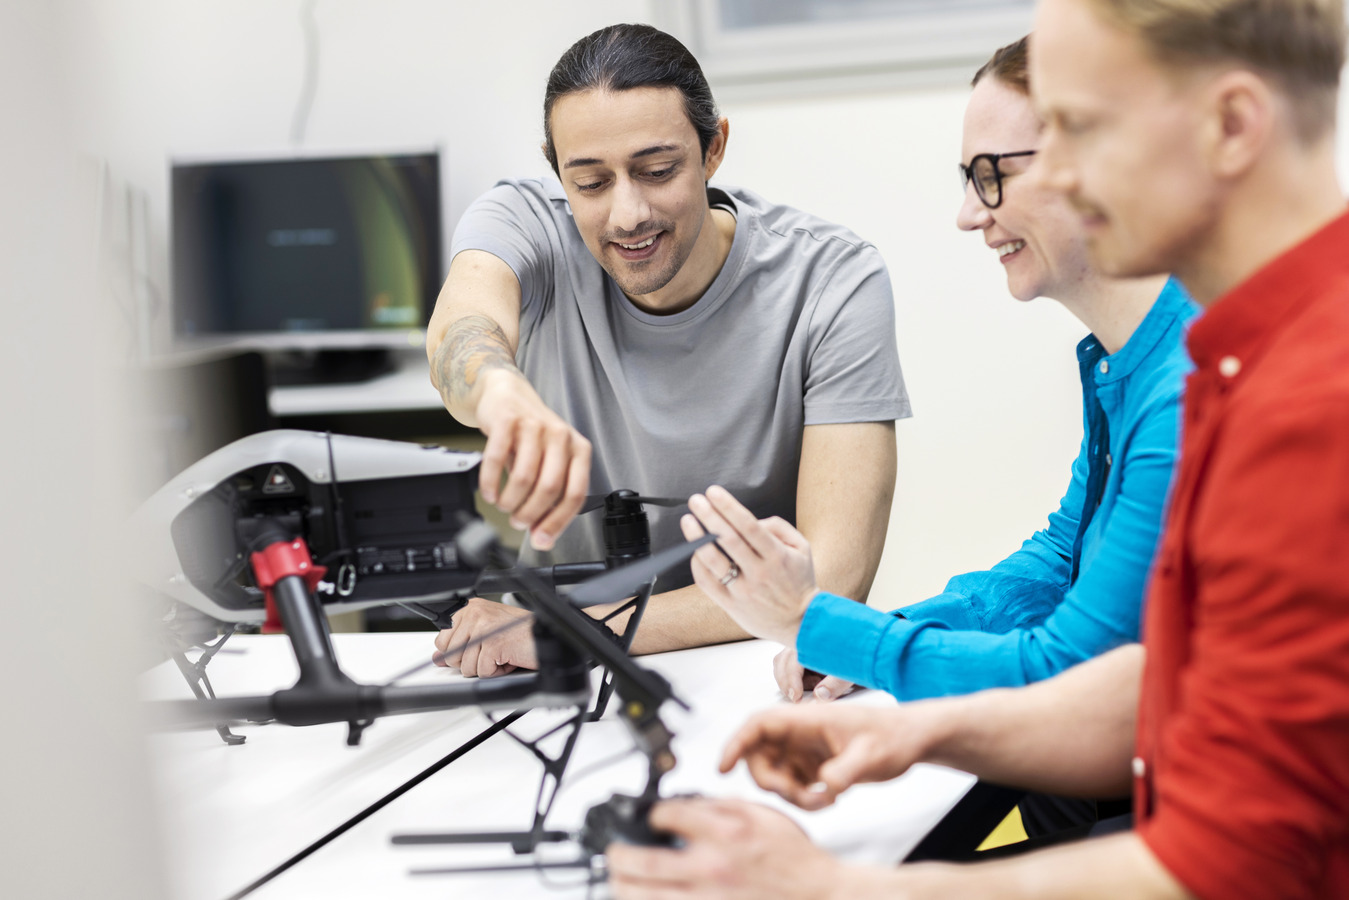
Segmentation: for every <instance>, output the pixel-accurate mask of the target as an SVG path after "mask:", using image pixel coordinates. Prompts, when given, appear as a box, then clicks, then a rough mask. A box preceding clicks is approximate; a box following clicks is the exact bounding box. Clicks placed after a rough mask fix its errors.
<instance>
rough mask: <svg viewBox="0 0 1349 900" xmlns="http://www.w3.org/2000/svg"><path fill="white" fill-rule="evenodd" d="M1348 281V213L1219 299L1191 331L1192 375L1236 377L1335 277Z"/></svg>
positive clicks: (1257, 357)
mask: <svg viewBox="0 0 1349 900" xmlns="http://www.w3.org/2000/svg"><path fill="white" fill-rule="evenodd" d="M1342 275H1349V212H1346V213H1344V214H1342V215H1340V216H1339V217H1338V218H1336V219H1335V220H1334V221H1332V222H1331V223H1330V224H1328V225H1326V226H1325V227H1323V228H1322V229H1321V230H1320V231H1317V232H1316V233H1315V234H1313V235H1312V236H1311V237H1309V238H1307V239H1306V240H1304V241H1303V242H1302V243H1300V244H1298V245H1296V246H1294V247H1293V248H1291V249H1289V250H1288V251H1286V252H1284V253H1283V254H1282V255H1280V256H1278V257H1276V258H1275V259H1274V260H1273V261H1272V262H1270V263H1268V264H1267V265H1265V266H1264V267H1263V268H1261V269H1260V270H1259V271H1257V272H1256V273H1255V274H1254V275H1252V276H1251V277H1249V278H1247V279H1246V280H1245V281H1243V282H1242V283H1241V284H1239V285H1237V286H1236V287H1234V288H1233V289H1232V290H1230V291H1228V292H1227V293H1226V294H1224V295H1223V296H1221V297H1219V298H1218V299H1217V300H1216V301H1215V302H1214V303H1213V305H1212V306H1210V307H1209V308H1208V310H1206V311H1205V312H1204V314H1203V315H1202V316H1200V317H1199V319H1198V320H1197V321H1196V322H1195V323H1194V325H1193V326H1192V327H1191V328H1190V338H1189V346H1190V357H1191V358H1192V359H1193V360H1194V364H1195V367H1196V368H1197V369H1201V370H1203V369H1212V368H1217V369H1218V370H1219V371H1220V372H1222V374H1224V375H1228V376H1231V375H1235V374H1236V373H1237V372H1238V371H1240V370H1241V369H1242V368H1247V367H1249V366H1250V365H1251V364H1252V363H1254V362H1255V361H1256V360H1258V359H1259V357H1260V355H1261V354H1262V353H1263V352H1264V349H1265V348H1266V347H1267V346H1269V344H1270V342H1271V341H1272V340H1273V339H1274V337H1275V335H1277V334H1278V333H1279V332H1280V331H1281V330H1282V329H1283V328H1284V327H1286V326H1287V325H1288V323H1289V322H1291V321H1292V320H1293V319H1294V318H1295V317H1296V316H1297V314H1298V313H1299V312H1301V311H1302V309H1303V308H1304V307H1306V306H1307V304H1309V303H1310V302H1311V301H1312V300H1314V299H1315V298H1316V296H1317V295H1318V294H1319V293H1320V291H1321V287H1322V286H1323V285H1324V284H1325V283H1326V282H1328V281H1330V280H1332V279H1333V278H1335V277H1336V276H1342Z"/></svg>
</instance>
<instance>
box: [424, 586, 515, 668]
mask: <svg viewBox="0 0 1349 900" xmlns="http://www.w3.org/2000/svg"><path fill="white" fill-rule="evenodd" d="M533 618H534V617H533V615H532V614H531V613H529V612H527V611H525V610H523V609H516V608H515V607H513V606H506V605H505V604H503V603H493V602H492V601H491V600H484V599H482V598H481V597H474V598H473V599H472V600H470V601H468V605H467V606H465V607H464V608H463V609H461V610H459V612H457V613H455V614H454V627H452V628H446V629H445V630H444V631H442V632H440V634H438V635H436V652H435V654H434V655H433V656H432V657H431V658H432V659H433V660H434V661H435V663H436V665H438V666H457V667H458V668H459V671H461V672H463V673H464V674H465V675H468V676H470V677H472V676H479V677H482V678H487V677H489V676H492V675H505V674H507V673H509V672H514V671H515V670H516V669H537V668H538V667H539V663H538V659H537V657H536V656H535V655H534V635H533V633H532V632H531V630H530V623H531V622H532V621H533ZM474 642H477V643H474ZM470 643H472V644H473V646H471V647H467V649H464V648H465V646H466V645H468V644H470ZM447 651H448V652H447Z"/></svg>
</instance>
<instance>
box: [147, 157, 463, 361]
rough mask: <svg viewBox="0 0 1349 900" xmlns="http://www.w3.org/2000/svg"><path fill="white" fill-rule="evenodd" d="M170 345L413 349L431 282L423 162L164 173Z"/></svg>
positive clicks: (433, 179) (429, 302)
mask: <svg viewBox="0 0 1349 900" xmlns="http://www.w3.org/2000/svg"><path fill="white" fill-rule="evenodd" d="M171 197H172V201H171V202H172V223H171V230H172V262H173V304H172V306H173V322H174V333H175V336H176V338H177V340H178V341H179V343H180V344H188V345H202V344H206V345H209V344H216V343H228V344H231V345H235V346H240V347H248V348H253V349H261V350H305V351H308V350H319V351H328V350H334V349H359V348H381V347H399V346H401V347H407V346H409V344H411V345H418V344H420V343H421V340H422V338H423V337H424V334H425V328H426V323H427V320H428V319H429V317H430V314H431V310H432V308H433V306H434V304H435V298H436V294H437V292H438V291H439V289H440V285H441V281H442V279H443V277H444V274H445V273H444V272H443V271H442V270H441V200H440V161H439V154H438V153H436V152H426V153H406V154H384V155H371V156H332V157H300V158H287V159H251V160H232V161H205V162H198V161H190V162H189V161H175V162H174V163H173V165H172V173H171Z"/></svg>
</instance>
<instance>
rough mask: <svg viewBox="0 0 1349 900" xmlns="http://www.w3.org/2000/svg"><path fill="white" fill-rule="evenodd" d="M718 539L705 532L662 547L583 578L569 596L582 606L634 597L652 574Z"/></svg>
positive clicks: (680, 560)
mask: <svg viewBox="0 0 1349 900" xmlns="http://www.w3.org/2000/svg"><path fill="white" fill-rule="evenodd" d="M716 539H717V536H716V535H715V534H705V535H703V536H702V537H700V538H698V539H697V540H695V541H689V542H688V543H686V544H680V545H678V546H676V547H670V548H669V549H667V550H662V551H660V552H659V553H655V554H652V555H651V556H648V557H647V558H646V559H643V560H640V561H638V562H634V563H629V564H628V565H626V566H623V567H622V568H621V569H612V570H610V571H608V572H605V573H604V574H603V575H599V576H596V577H595V578H592V579H590V580H589V581H586V582H583V583H582V584H581V585H580V586H578V587H577V588H576V590H574V591H572V592H571V594H570V596H569V597H568V600H569V601H570V602H571V604H572V605H573V606H578V607H580V608H582V609H584V608H585V607H587V606H597V605H599V604H601V603H617V602H618V601H620V600H622V599H624V598H626V597H631V596H632V595H633V594H635V593H636V592H637V589H638V588H640V587H641V586H642V585H644V584H646V583H647V582H648V581H650V580H651V579H652V578H655V577H656V576H657V575H659V574H660V573H661V572H664V571H665V570H666V569H668V568H670V567H671V566H675V565H678V564H679V563H682V562H684V561H685V560H686V559H689V558H690V557H692V556H693V554H694V552H695V551H696V550H697V549H698V548H699V547H701V546H703V545H704V544H708V543H711V542H712V541H715V540H716Z"/></svg>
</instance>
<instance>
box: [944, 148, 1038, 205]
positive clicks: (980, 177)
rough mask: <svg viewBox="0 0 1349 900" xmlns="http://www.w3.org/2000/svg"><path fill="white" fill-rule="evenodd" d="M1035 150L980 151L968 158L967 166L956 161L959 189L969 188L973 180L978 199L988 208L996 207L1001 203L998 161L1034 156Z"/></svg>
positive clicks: (1000, 172) (1000, 179) (1000, 176)
mask: <svg viewBox="0 0 1349 900" xmlns="http://www.w3.org/2000/svg"><path fill="white" fill-rule="evenodd" d="M1035 153H1036V151H1035V150H1018V151H1017V152H1016V153H980V154H979V155H978V156H976V157H975V158H974V159H972V160H970V164H969V165H968V166H967V165H965V164H964V163H956V166H957V167H958V168H959V169H960V189H961V190H962V191H966V190H969V187H970V182H971V181H973V182H974V193H975V194H977V195H978V196H979V200H980V201H981V202H982V203H983V204H984V206H987V207H988V208H989V209H997V208H998V207H999V206H1001V205H1002V179H1003V172H1002V168H1001V167H1000V166H999V165H998V163H999V161H1001V160H1004V159H1010V158H1012V157H1014V156H1034V155H1035Z"/></svg>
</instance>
